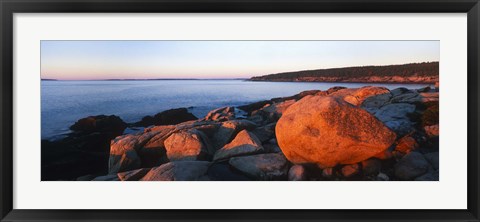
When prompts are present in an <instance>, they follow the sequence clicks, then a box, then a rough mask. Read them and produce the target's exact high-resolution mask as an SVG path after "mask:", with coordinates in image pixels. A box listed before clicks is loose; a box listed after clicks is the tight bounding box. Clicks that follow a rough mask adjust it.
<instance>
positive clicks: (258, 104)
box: [238, 100, 272, 115]
mask: <svg viewBox="0 0 480 222" xmlns="http://www.w3.org/2000/svg"><path fill="white" fill-rule="evenodd" d="M271 103H272V101H270V100H265V101H260V102H255V103H251V104H247V105H243V106H239V107H238V108H239V109H241V110H243V111H245V112H247V113H248V115H250V114H251V113H252V112H253V111H255V110H258V109H261V108H262V107H264V106H265V105H267V104H271Z"/></svg>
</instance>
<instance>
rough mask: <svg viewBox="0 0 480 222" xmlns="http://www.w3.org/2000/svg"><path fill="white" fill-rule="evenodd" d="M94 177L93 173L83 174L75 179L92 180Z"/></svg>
mask: <svg viewBox="0 0 480 222" xmlns="http://www.w3.org/2000/svg"><path fill="white" fill-rule="evenodd" d="M94 178H95V176H94V175H91V174H88V175H85V176H81V177H78V178H77V181H90V180H93V179H94Z"/></svg>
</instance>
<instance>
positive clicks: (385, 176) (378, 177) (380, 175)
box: [377, 173, 390, 181]
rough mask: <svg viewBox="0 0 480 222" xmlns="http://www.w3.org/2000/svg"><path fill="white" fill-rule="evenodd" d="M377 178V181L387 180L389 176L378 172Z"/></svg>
mask: <svg viewBox="0 0 480 222" xmlns="http://www.w3.org/2000/svg"><path fill="white" fill-rule="evenodd" d="M377 180H378V181H389V180H390V178H389V177H388V176H387V174H384V173H379V174H378V175H377Z"/></svg>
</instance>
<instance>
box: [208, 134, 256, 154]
mask: <svg viewBox="0 0 480 222" xmlns="http://www.w3.org/2000/svg"><path fill="white" fill-rule="evenodd" d="M261 151H263V147H262V143H261V142H260V140H259V139H258V138H257V136H255V135H254V134H253V133H251V132H248V131H247V130H242V131H240V132H239V133H238V134H237V136H236V137H235V139H233V140H232V142H230V143H229V144H227V145H225V146H224V147H222V148H221V149H219V150H217V152H216V153H215V155H214V157H213V160H222V159H228V158H230V157H234V156H241V155H247V154H255V153H259V152H261Z"/></svg>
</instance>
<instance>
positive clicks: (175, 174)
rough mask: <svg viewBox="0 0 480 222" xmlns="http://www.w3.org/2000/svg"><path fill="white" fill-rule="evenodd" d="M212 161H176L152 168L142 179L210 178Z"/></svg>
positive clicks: (185, 179) (191, 179) (195, 179)
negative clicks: (208, 173)
mask: <svg viewBox="0 0 480 222" xmlns="http://www.w3.org/2000/svg"><path fill="white" fill-rule="evenodd" d="M209 166H210V162H206V161H175V162H170V163H166V164H163V165H161V166H159V167H155V168H152V169H151V170H150V171H149V172H148V173H147V174H146V175H145V176H144V177H143V178H142V179H140V180H141V181H197V180H209V178H208V176H207V170H208V167H209Z"/></svg>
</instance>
